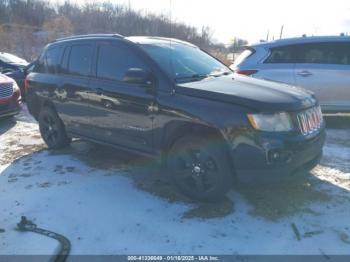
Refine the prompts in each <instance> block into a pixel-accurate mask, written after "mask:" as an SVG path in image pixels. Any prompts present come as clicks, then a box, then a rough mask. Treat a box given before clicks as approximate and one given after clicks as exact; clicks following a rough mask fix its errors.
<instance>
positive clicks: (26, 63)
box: [10, 61, 29, 68]
mask: <svg viewBox="0 0 350 262" xmlns="http://www.w3.org/2000/svg"><path fill="white" fill-rule="evenodd" d="M10 65H12V66H16V67H20V68H24V67H27V66H28V65H29V63H28V62H25V61H23V62H16V63H10Z"/></svg>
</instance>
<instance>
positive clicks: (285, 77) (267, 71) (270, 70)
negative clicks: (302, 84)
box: [254, 45, 295, 85]
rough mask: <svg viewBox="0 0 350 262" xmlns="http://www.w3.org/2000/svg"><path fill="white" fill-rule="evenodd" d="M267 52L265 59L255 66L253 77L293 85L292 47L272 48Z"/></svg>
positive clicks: (293, 64)
mask: <svg viewBox="0 0 350 262" xmlns="http://www.w3.org/2000/svg"><path fill="white" fill-rule="evenodd" d="M268 52H269V56H268V57H267V59H265V61H264V62H263V63H258V64H257V66H256V70H257V73H256V74H254V77H258V78H263V79H267V80H272V81H277V82H282V83H286V84H290V85H295V77H294V66H295V63H294V55H295V53H294V49H293V46H292V45H288V46H279V47H274V48H271V49H270V50H269V51H268Z"/></svg>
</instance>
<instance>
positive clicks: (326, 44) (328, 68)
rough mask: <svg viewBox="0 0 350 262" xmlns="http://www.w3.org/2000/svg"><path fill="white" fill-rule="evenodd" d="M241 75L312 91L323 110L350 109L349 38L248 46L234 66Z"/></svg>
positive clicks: (321, 38) (325, 37)
mask: <svg viewBox="0 0 350 262" xmlns="http://www.w3.org/2000/svg"><path fill="white" fill-rule="evenodd" d="M231 69H233V70H234V71H235V72H236V73H238V74H244V75H249V76H253V77H257V78H264V79H268V80H273V81H278V82H284V83H287V84H292V85H297V86H301V87H304V88H306V89H308V90H311V91H313V92H314V93H315V95H316V96H317V97H318V99H319V101H320V104H321V106H322V110H323V111H324V112H328V113H337V112H350V37H348V36H320V37H315V36H313V37H300V38H290V39H281V40H276V41H273V42H263V43H259V44H254V45H251V46H248V47H246V50H245V51H244V52H243V53H242V54H241V55H240V56H239V57H238V58H237V60H236V61H235V63H234V64H233V65H232V66H231Z"/></svg>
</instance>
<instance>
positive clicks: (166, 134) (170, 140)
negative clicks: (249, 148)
mask: <svg viewBox="0 0 350 262" xmlns="http://www.w3.org/2000/svg"><path fill="white" fill-rule="evenodd" d="M185 135H193V136H196V135H200V136H203V137H207V138H209V139H218V141H220V142H222V145H223V148H224V150H225V153H226V155H227V157H228V162H229V165H230V168H231V171H232V173H234V172H235V168H234V165H233V162H232V161H231V159H232V151H231V150H230V146H229V141H228V139H227V138H226V136H225V135H224V133H223V132H222V131H221V130H220V129H218V128H215V127H213V126H211V125H208V124H202V123H193V122H185V121H173V122H170V123H168V124H167V125H166V126H165V127H164V131H163V136H162V140H161V154H162V163H163V165H165V163H166V158H167V154H168V152H169V150H170V149H171V147H172V145H173V144H174V143H175V141H176V140H177V139H179V138H181V137H183V136H185Z"/></svg>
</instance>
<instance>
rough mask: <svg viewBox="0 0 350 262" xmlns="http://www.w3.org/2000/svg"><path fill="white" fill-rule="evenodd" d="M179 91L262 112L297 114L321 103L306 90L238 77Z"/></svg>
mask: <svg viewBox="0 0 350 262" xmlns="http://www.w3.org/2000/svg"><path fill="white" fill-rule="evenodd" d="M233 76H234V77H233ZM176 92H178V93H181V94H185V95H190V96H195V97H202V98H207V99H210V100H217V101H222V102H227V103H234V104H237V105H242V106H245V107H249V108H251V109H254V110H256V111H259V112H277V111H297V110H300V109H304V108H307V107H311V106H313V105H315V104H317V100H316V98H315V97H314V95H313V94H312V93H311V92H309V91H306V90H304V89H302V88H299V87H295V86H290V85H287V84H281V83H277V82H271V81H267V80H261V79H255V78H252V77H246V76H237V75H229V76H222V77H217V78H214V77H213V78H207V79H204V80H202V81H197V82H189V83H183V84H178V85H177V88H176Z"/></svg>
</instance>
